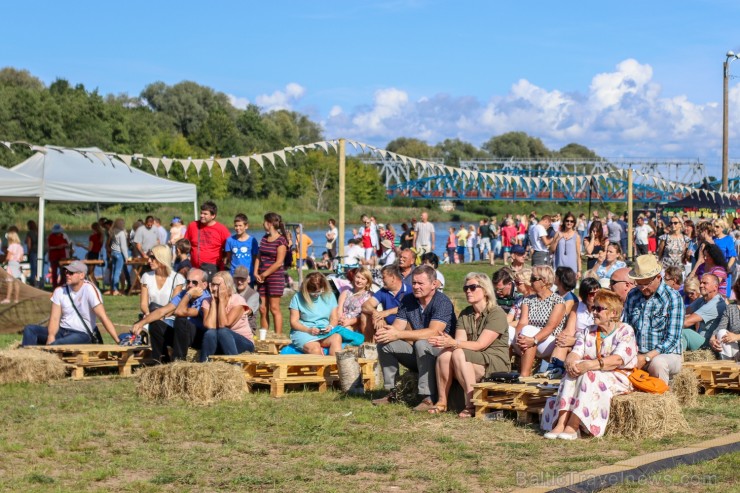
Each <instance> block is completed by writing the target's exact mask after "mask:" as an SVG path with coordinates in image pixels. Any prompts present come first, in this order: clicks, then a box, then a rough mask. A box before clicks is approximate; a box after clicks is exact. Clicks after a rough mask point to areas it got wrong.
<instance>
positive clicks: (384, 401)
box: [371, 389, 398, 406]
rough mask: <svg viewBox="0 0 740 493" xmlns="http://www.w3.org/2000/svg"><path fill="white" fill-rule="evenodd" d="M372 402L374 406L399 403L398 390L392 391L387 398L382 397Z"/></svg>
mask: <svg viewBox="0 0 740 493" xmlns="http://www.w3.org/2000/svg"><path fill="white" fill-rule="evenodd" d="M371 402H372V403H373V406H384V405H385V404H393V403H396V402H398V395H397V394H396V389H391V390H390V392H388V395H386V396H385V397H381V398H380V399H373V400H372V401H371Z"/></svg>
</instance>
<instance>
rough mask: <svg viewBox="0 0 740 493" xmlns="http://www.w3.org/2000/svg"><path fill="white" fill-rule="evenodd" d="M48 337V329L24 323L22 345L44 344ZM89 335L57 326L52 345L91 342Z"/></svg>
mask: <svg viewBox="0 0 740 493" xmlns="http://www.w3.org/2000/svg"><path fill="white" fill-rule="evenodd" d="M48 338H49V329H47V328H46V327H44V326H41V325H26V326H25V327H24V328H23V342H22V345H23V346H45V345H46V340H47V339H48ZM92 343H93V341H92V340H91V339H90V336H89V335H87V334H86V333H84V332H80V331H78V330H69V329H65V328H64V327H59V330H58V331H57V336H56V338H55V339H54V342H52V343H51V345H52V346H56V345H59V344H92Z"/></svg>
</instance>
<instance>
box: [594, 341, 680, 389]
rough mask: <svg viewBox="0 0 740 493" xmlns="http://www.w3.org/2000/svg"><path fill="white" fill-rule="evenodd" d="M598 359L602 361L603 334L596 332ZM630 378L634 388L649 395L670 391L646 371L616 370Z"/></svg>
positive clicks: (662, 382) (666, 385) (663, 383)
mask: <svg viewBox="0 0 740 493" xmlns="http://www.w3.org/2000/svg"><path fill="white" fill-rule="evenodd" d="M596 358H597V359H598V360H599V361H601V334H600V333H599V331H598V330H597V331H596ZM616 371H618V372H621V373H624V374H625V375H627V378H629V380H630V383H631V384H632V387H634V388H635V390H637V391H639V392H647V393H648V394H664V393H665V392H667V391H668V390H669V387H668V384H667V383H665V382H664V381H663V380H661V379H660V378H658V377H653V376H651V375H650V374H649V373H648V372H646V371H645V370H638V369H637V368H633V369H632V370H631V371H630V370H616Z"/></svg>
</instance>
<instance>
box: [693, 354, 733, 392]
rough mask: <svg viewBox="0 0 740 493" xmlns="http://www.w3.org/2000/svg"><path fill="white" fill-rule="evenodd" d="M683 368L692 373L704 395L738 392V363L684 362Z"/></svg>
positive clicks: (722, 361) (729, 361)
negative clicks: (729, 391) (688, 369)
mask: <svg viewBox="0 0 740 493" xmlns="http://www.w3.org/2000/svg"><path fill="white" fill-rule="evenodd" d="M683 367H684V368H690V369H691V370H692V371H693V372H694V374H695V375H696V377H697V378H698V379H699V385H701V386H702V387H704V393H705V394H706V395H714V394H716V393H717V391H719V390H732V391H735V392H740V363H737V362H735V361H731V360H717V361H684V363H683Z"/></svg>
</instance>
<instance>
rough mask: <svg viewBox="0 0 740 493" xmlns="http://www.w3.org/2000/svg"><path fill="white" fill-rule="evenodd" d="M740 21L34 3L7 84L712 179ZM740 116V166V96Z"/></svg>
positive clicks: (739, 106) (735, 118)
mask: <svg viewBox="0 0 740 493" xmlns="http://www.w3.org/2000/svg"><path fill="white" fill-rule="evenodd" d="M607 3H608V5H607ZM739 20H740V2H729V1H695V2H689V1H680V0H678V1H677V0H674V1H671V2H668V1H648V2H645V1H639V2H638V1H630V0H627V1H622V2H585V1H583V2H551V1H547V2H545V1H531V2H514V1H455V2H452V1H449V2H446V1H438V0H386V1H366V2H359V1H357V2H348V1H346V0H345V1H333V0H327V1H314V2H298V1H294V2H288V1H272V2H264V1H262V2H246V1H244V2H219V1H212V2H207V3H206V2H193V1H188V0H183V1H179V2H156V1H149V2H141V1H129V2H88V1H79V2H51V1H49V2H34V1H27V2H12V3H11V4H9V5H6V6H4V7H3V29H2V33H0V66H13V67H16V68H24V69H28V70H30V71H31V73H33V74H34V75H36V76H38V77H40V78H41V79H42V80H43V81H44V82H46V83H49V82H51V81H53V80H54V79H55V78H57V77H62V78H66V79H68V80H69V81H70V82H72V83H83V84H84V85H85V86H86V87H87V88H89V89H93V88H98V89H99V90H100V92H102V93H104V94H108V93H114V94H118V93H128V94H129V95H137V94H139V93H140V92H141V90H142V89H143V88H144V87H145V86H146V85H147V84H149V83H151V82H154V81H158V80H161V81H164V82H166V83H168V84H174V83H177V82H180V81H182V80H193V81H196V82H198V83H200V84H203V85H207V86H210V87H212V88H214V89H216V90H218V91H222V92H225V93H227V94H229V95H230V96H232V98H233V102H234V104H235V105H236V106H242V105H244V104H246V102H252V103H255V104H258V105H260V106H262V107H263V108H265V109H266V110H269V109H276V108H289V109H293V110H297V111H301V112H303V113H307V114H309V115H310V116H311V117H312V118H313V119H314V120H315V121H319V122H321V123H322V124H323V125H324V128H325V134H326V136H327V137H331V138H334V137H340V136H344V137H349V138H355V139H358V140H362V141H365V142H368V143H371V144H375V145H384V144H385V143H387V142H388V141H390V140H392V139H393V138H395V137H400V136H406V137H418V138H422V139H424V140H426V141H428V142H429V143H431V144H434V143H436V142H438V141H440V140H443V139H445V138H461V139H463V140H466V141H470V142H473V143H474V144H476V145H480V144H481V143H483V142H484V141H486V140H487V139H488V138H490V137H491V136H493V135H498V134H501V133H503V132H506V131H510V130H523V131H526V132H528V133H529V134H531V135H535V136H538V137H540V138H542V139H543V141H544V142H545V143H546V144H547V145H548V146H549V147H551V148H559V147H561V146H563V145H565V144H567V143H569V142H578V143H581V144H584V145H587V146H588V147H590V148H592V149H594V150H596V152H598V153H599V154H601V155H603V156H610V157H618V156H629V157H637V156H639V157H679V158H701V159H702V160H704V161H705V162H707V163H708V164H710V166H716V164H717V163H718V162H719V159H720V158H719V156H720V150H721V128H722V127H721V116H722V114H721V101H722V62H723V61H724V54H725V52H727V51H728V50H734V51H737V52H740V29H739V28H738V21H739ZM732 68H733V72H735V73H737V74H738V75H740V61H738V62H737V63H735V64H733V66H732ZM730 116H731V122H730V126H731V136H732V140H731V146H730V155H731V156H733V157H734V156H737V157H738V158H740V141H738V144H737V145H734V142H735V141H737V139H738V137H740V89H738V79H732V80H731V96H730Z"/></svg>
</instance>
